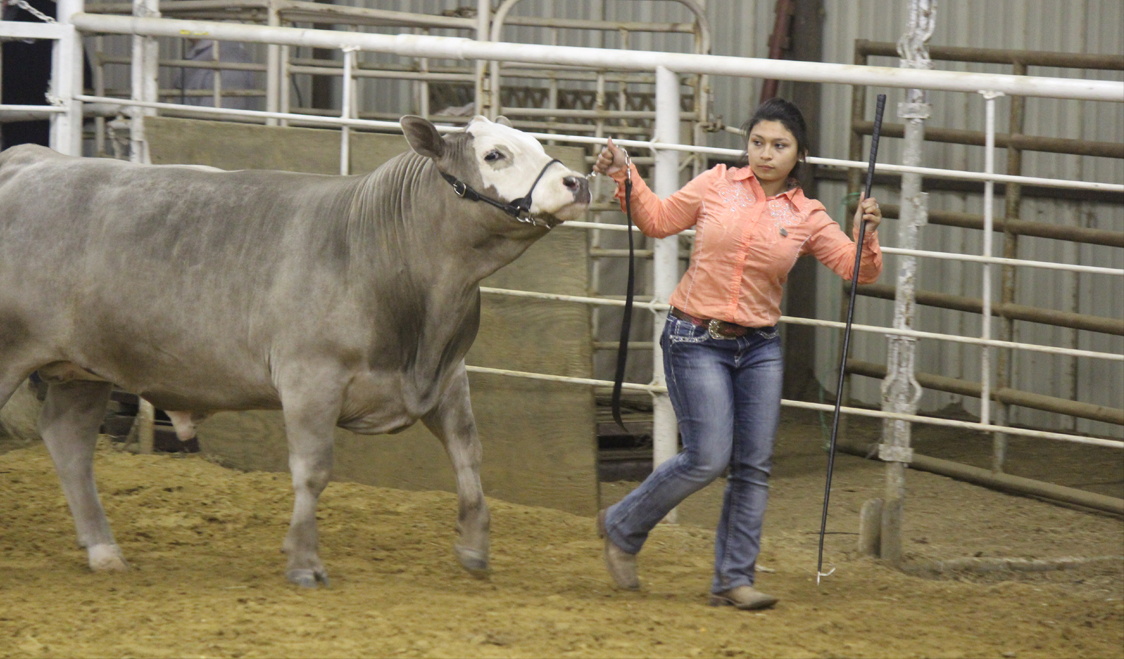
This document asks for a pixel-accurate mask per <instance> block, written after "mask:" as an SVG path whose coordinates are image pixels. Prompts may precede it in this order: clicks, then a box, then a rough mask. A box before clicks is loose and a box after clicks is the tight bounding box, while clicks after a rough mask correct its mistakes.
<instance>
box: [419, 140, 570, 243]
mask: <svg viewBox="0 0 1124 659" xmlns="http://www.w3.org/2000/svg"><path fill="white" fill-rule="evenodd" d="M554 163H558V164H560V165H561V164H562V161H561V160H558V159H557V158H555V159H553V160H551V161H550V162H548V163H546V164H545V165H543V168H542V169H541V170H539V175H538V176H537V177H535V182H534V183H532V184H531V189H530V190H528V191H527V194H526V195H524V196H522V197H520V198H518V199H514V200H512V201H509V202H506V203H505V202H502V201H496V200H495V199H492V198H491V197H485V196H484V195H482V194H480V193H479V192H477V191H476V190H474V189H473V188H472V186H470V185H469V184H467V183H465V182H464V181H461V180H460V179H458V178H457V177H455V176H453V175H451V174H446V173H445V172H441V171H440V170H438V171H439V172H440V174H441V176H442V178H444V179H445V180H446V181H448V182H449V185H451V186H453V192H455V193H457V196H458V197H461V198H463V199H467V200H469V201H482V202H484V203H486V204H490V205H492V206H495V207H496V208H498V209H500V210H501V211H503V212H505V213H507V214H508V215H510V216H512V217H514V218H515V219H516V220H518V221H520V222H524V223H526V224H534V225H535V226H544V227H546V228H548V229H549V228H550V225H549V224H546V223H543V224H539V223H538V222H536V221H535V218H533V217H531V194H533V193H534V191H535V186H537V185H538V184H539V181H540V180H542V177H543V174H546V170H547V169H549V168H550V166H551V165H553V164H554Z"/></svg>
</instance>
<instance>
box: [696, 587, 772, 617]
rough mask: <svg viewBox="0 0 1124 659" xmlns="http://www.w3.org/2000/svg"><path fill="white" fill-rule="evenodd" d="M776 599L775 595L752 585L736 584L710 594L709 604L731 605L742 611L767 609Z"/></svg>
mask: <svg viewBox="0 0 1124 659" xmlns="http://www.w3.org/2000/svg"><path fill="white" fill-rule="evenodd" d="M778 601H779V600H778V599H777V598H776V597H773V596H772V595H766V594H765V593H763V592H761V591H759V590H757V589H756V588H754V587H753V586H738V587H737V588H731V589H730V590H724V591H722V592H721V593H714V594H712V595H711V596H710V605H711V606H733V607H735V608H738V609H741V610H742V611H752V610H756V609H767V608H769V607H771V606H773V605H774V604H776V603H777V602H778Z"/></svg>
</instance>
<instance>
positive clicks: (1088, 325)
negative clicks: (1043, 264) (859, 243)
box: [844, 283, 1124, 336]
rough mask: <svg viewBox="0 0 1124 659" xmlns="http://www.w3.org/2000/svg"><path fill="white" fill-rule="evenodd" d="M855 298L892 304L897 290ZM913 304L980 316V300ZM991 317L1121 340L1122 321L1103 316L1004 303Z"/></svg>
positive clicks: (880, 287)
mask: <svg viewBox="0 0 1124 659" xmlns="http://www.w3.org/2000/svg"><path fill="white" fill-rule="evenodd" d="M844 288H845V290H846V289H849V288H850V283H848V284H847V285H846V286H845V287H844ZM858 294H859V295H865V296H867V297H876V298H881V299H883V300H893V299H894V296H895V295H896V294H897V289H896V287H894V286H893V285H890V284H860V285H859V290H858ZM917 304H922V305H925V306H929V307H938V308H940V309H953V310H956V311H966V312H968V313H983V300H981V299H980V298H975V297H965V296H962V295H950V294H948V293H937V292H935V291H917ZM991 314H992V315H993V316H999V317H1000V318H1007V319H1010V320H1025V321H1029V322H1032V323H1042V324H1044V325H1053V326H1055V327H1068V328H1070V329H1079V330H1086V331H1089V332H1103V333H1105V334H1113V335H1115V336H1124V320H1121V319H1118V318H1108V317H1106V316H1091V315H1089V314H1081V313H1073V312H1070V311H1057V310H1055V309H1042V308H1039V307H1031V306H1027V305H1025V304H1014V303H1007V302H1005V303H1000V304H993V305H992V307H991Z"/></svg>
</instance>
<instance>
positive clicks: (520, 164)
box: [466, 116, 585, 220]
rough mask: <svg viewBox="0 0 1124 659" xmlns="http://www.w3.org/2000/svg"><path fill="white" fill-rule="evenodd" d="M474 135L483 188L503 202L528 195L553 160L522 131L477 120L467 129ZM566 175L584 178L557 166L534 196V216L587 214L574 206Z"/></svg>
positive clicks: (543, 178)
mask: <svg viewBox="0 0 1124 659" xmlns="http://www.w3.org/2000/svg"><path fill="white" fill-rule="evenodd" d="M466 132H468V133H469V134H470V135H472V138H473V140H472V145H473V148H474V150H475V155H476V165H477V167H478V168H479V170H480V177H481V178H482V179H483V181H484V187H485V188H488V187H491V188H493V189H495V191H496V193H497V194H498V195H499V197H500V198H501V199H503V200H504V201H513V200H515V199H519V198H520V197H523V196H526V194H527V192H528V191H530V190H531V185H532V184H534V183H535V178H537V177H538V175H539V172H541V171H542V170H543V167H545V166H546V164H547V163H549V162H550V161H551V157H550V156H548V155H547V154H546V151H544V150H543V148H542V145H541V144H539V142H538V140H536V139H535V138H533V137H531V136H529V135H527V134H525V133H521V132H520V131H518V130H516V129H514V128H511V127H509V126H504V125H502V124H498V123H493V122H491V121H489V120H488V119H487V118H485V117H480V116H478V117H476V118H475V119H473V120H472V122H471V123H470V124H469V125H468V128H467V129H466ZM567 176H581V174H578V173H577V172H575V171H573V170H571V169H570V168H569V167H566V166H565V165H562V164H561V163H554V164H553V165H551V166H550V167H548V168H547V169H546V172H545V173H544V174H543V176H542V178H541V179H539V182H538V184H537V185H535V188H534V194H533V195H532V196H531V202H532V203H531V214H532V215H539V214H546V215H556V216H557V217H558V218H559V219H562V220H566V219H573V218H574V217H577V216H578V215H580V214H581V213H582V212H584V211H585V205H584V204H582V205H579V206H580V207H579V208H573V209H571V208H572V207H573V206H574V193H573V191H572V190H570V189H569V188H567V187H566V186H565V184H564V183H563V179H565V178H566V177H567Z"/></svg>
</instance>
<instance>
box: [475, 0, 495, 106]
mask: <svg viewBox="0 0 1124 659" xmlns="http://www.w3.org/2000/svg"><path fill="white" fill-rule="evenodd" d="M491 23H492V0H476V40H477V41H488V35H489V34H490V33H491ZM487 71H488V62H487V60H482V59H478V60H476V82H475V90H474V92H475V96H474V98H473V100H474V101H476V114H485V112H484V106H485V105H487V103H486V101H485V98H484V97H485V94H487V93H488V91H487V90H486V89H485V88H484V78H485V77H486V76H487Z"/></svg>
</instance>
